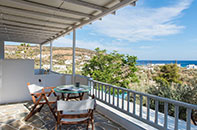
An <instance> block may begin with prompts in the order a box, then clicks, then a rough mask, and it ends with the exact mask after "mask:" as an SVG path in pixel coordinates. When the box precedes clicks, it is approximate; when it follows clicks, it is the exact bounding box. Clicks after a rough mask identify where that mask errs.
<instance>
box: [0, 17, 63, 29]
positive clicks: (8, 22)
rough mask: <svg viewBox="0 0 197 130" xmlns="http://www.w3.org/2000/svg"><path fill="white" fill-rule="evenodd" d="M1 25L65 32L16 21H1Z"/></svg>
mask: <svg viewBox="0 0 197 130" xmlns="http://www.w3.org/2000/svg"><path fill="white" fill-rule="evenodd" d="M0 23H3V24H11V25H14V26H15V25H18V26H22V27H30V28H35V29H38V30H39V29H48V30H51V31H61V30H64V28H54V27H53V28H52V27H46V26H41V25H34V24H27V23H23V22H15V21H11V20H0Z"/></svg>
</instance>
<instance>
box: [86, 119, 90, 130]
mask: <svg viewBox="0 0 197 130" xmlns="http://www.w3.org/2000/svg"><path fill="white" fill-rule="evenodd" d="M89 122H90V121H89V120H87V127H86V130H88V126H89Z"/></svg>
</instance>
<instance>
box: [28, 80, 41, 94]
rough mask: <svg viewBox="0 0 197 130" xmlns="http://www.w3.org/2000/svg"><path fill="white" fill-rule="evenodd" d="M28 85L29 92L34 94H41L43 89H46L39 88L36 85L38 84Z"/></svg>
mask: <svg viewBox="0 0 197 130" xmlns="http://www.w3.org/2000/svg"><path fill="white" fill-rule="evenodd" d="M27 85H28V89H29V92H30V93H31V94H32V93H40V92H42V89H43V88H44V87H42V86H38V85H36V84H31V85H30V84H29V83H28V84H27Z"/></svg>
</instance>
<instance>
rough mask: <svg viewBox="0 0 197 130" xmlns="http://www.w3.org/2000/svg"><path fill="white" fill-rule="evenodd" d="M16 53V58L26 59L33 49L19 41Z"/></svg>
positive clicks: (31, 54)
mask: <svg viewBox="0 0 197 130" xmlns="http://www.w3.org/2000/svg"><path fill="white" fill-rule="evenodd" d="M16 55H17V57H18V58H22V59H26V58H30V59H32V57H33V50H32V48H31V47H30V45H29V44H26V43H21V44H20V46H17V51H16Z"/></svg>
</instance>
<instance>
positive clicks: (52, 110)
mask: <svg viewBox="0 0 197 130" xmlns="http://www.w3.org/2000/svg"><path fill="white" fill-rule="evenodd" d="M47 105H48V106H49V109H50V110H51V112H52V114H53V116H54V117H55V119H56V120H57V116H56V115H55V112H54V111H53V108H52V107H51V105H50V104H49V103H47Z"/></svg>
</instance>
